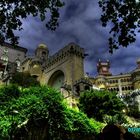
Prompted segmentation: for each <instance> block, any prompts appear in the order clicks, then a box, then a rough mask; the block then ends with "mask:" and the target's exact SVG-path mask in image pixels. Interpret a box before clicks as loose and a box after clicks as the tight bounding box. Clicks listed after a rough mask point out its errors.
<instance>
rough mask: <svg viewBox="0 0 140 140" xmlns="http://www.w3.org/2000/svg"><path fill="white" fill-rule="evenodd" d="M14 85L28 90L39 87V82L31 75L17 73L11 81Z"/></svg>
mask: <svg viewBox="0 0 140 140" xmlns="http://www.w3.org/2000/svg"><path fill="white" fill-rule="evenodd" d="M11 83H12V84H17V85H18V86H21V87H24V88H27V87H30V86H39V85H40V84H39V82H38V81H37V79H36V78H34V77H33V76H31V75H30V73H27V72H26V73H24V72H16V73H15V74H14V75H13V76H12V80H11Z"/></svg>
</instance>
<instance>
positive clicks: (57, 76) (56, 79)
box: [48, 70, 65, 90]
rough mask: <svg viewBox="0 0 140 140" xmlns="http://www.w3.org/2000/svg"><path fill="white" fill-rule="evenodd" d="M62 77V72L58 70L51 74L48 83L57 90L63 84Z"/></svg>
mask: <svg viewBox="0 0 140 140" xmlns="http://www.w3.org/2000/svg"><path fill="white" fill-rule="evenodd" d="M64 78H65V76H64V73H63V72H62V71H61V70H58V71H56V72H54V73H53V74H52V75H51V77H50V79H49V81H48V85H49V86H51V87H53V88H55V89H58V90H59V89H60V88H61V87H62V86H63V84H64Z"/></svg>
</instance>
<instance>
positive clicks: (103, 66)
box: [97, 60, 112, 76]
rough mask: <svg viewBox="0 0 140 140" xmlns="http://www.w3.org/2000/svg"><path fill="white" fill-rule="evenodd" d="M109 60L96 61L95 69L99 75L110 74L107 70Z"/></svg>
mask: <svg viewBox="0 0 140 140" xmlns="http://www.w3.org/2000/svg"><path fill="white" fill-rule="evenodd" d="M109 68H110V62H109V61H108V60H107V61H105V62H101V60H99V61H98V63H97V71H98V74H99V75H103V76H111V75H112V74H111V73H110V71H109Z"/></svg>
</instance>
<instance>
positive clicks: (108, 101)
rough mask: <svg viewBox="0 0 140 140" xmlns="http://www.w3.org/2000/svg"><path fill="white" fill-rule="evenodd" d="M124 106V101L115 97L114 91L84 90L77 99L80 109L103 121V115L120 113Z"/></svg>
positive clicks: (89, 115)
mask: <svg viewBox="0 0 140 140" xmlns="http://www.w3.org/2000/svg"><path fill="white" fill-rule="evenodd" d="M124 107H125V105H124V103H123V102H121V100H120V99H119V98H117V96H116V94H115V93H111V92H109V91H104V90H100V91H98V90H91V91H86V92H84V93H82V94H81V96H80V99H79V108H80V110H82V111H83V112H85V113H86V114H87V115H88V117H93V118H95V119H96V120H98V121H103V117H104V115H109V116H114V115H116V114H122V109H123V108H124Z"/></svg>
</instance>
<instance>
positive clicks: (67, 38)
mask: <svg viewBox="0 0 140 140" xmlns="http://www.w3.org/2000/svg"><path fill="white" fill-rule="evenodd" d="M63 1H64V2H65V6H64V7H63V8H62V9H61V10H60V15H61V17H60V19H59V24H60V25H59V27H58V28H57V29H56V31H54V32H52V31H49V30H47V28H46V27H45V23H44V22H43V23H42V22H41V21H40V20H39V19H38V18H33V17H28V18H27V19H26V20H23V28H24V30H22V31H20V32H16V34H17V35H19V36H20V40H19V43H20V45H21V46H23V47H26V48H28V50H29V51H28V53H29V54H30V55H33V51H34V50H35V48H36V47H37V45H38V44H40V43H45V44H46V45H47V46H48V48H49V50H50V55H52V54H54V53H55V52H56V51H58V50H59V49H61V48H63V47H64V46H65V45H67V44H68V43H70V42H75V43H77V44H79V45H80V46H81V47H82V48H84V49H85V53H87V54H88V56H87V57H86V58H85V72H88V73H89V74H90V75H91V76H96V74H97V69H96V64H97V62H98V60H99V59H101V60H103V61H106V60H110V62H111V69H110V71H111V72H112V73H113V74H119V73H126V72H129V71H131V70H133V69H135V68H136V60H137V59H138V58H139V57H140V41H139V38H140V35H138V36H137V41H136V42H135V43H134V44H131V45H130V46H128V47H127V48H120V49H119V50H116V51H114V53H113V55H112V54H110V53H109V48H108V36H109V33H108V32H109V29H110V28H109V27H107V28H103V27H102V25H101V22H100V16H101V10H100V8H99V7H98V0H63Z"/></svg>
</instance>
